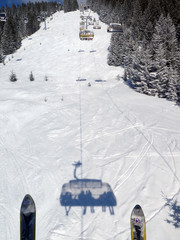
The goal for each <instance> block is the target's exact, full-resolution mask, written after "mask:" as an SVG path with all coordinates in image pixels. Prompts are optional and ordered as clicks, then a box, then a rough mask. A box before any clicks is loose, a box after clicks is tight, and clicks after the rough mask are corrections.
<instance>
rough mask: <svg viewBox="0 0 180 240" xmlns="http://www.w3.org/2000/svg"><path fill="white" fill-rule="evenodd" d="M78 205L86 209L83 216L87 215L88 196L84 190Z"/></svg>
mask: <svg viewBox="0 0 180 240" xmlns="http://www.w3.org/2000/svg"><path fill="white" fill-rule="evenodd" d="M78 203H79V206H82V207H84V210H83V214H84V215H85V214H86V209H87V196H86V194H85V193H84V191H83V190H82V191H81V193H80V194H79V195H78Z"/></svg>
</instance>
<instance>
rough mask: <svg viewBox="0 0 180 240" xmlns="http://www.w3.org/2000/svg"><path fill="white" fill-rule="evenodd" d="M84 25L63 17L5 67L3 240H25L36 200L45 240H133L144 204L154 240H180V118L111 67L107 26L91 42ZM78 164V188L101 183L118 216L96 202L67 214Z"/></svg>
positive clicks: (0, 115)
mask: <svg viewBox="0 0 180 240" xmlns="http://www.w3.org/2000/svg"><path fill="white" fill-rule="evenodd" d="M92 16H93V18H94V17H95V18H96V19H98V16H97V14H95V13H92ZM79 24H80V12H79V11H75V12H70V13H66V14H64V12H63V11H61V12H57V13H55V14H54V15H53V19H52V20H50V19H47V30H44V23H42V25H41V29H40V30H39V31H37V32H36V33H34V34H33V35H32V36H29V37H28V38H26V39H24V40H23V42H22V47H21V48H20V49H19V50H18V51H17V52H16V53H14V54H12V55H10V56H7V57H6V59H5V65H3V64H0V161H1V167H0V210H1V211H0V212H1V213H0V236H1V240H15V239H20V214H19V213H20V208H21V203H22V200H23V198H24V196H25V195H26V194H30V195H31V196H32V198H33V200H34V202H35V204H36V239H37V240H78V239H83V240H119V239H122V240H130V239H131V228H130V216H131V212H132V209H133V208H134V206H135V205H137V204H139V205H140V206H141V207H142V209H143V212H144V214H145V218H146V238H147V239H148V240H162V239H163V240H179V235H180V231H179V228H180V225H179V210H178V209H179V207H180V191H179V188H180V160H179V158H180V128H179V126H180V108H179V107H177V106H176V105H175V104H174V103H173V102H168V101H167V100H164V99H159V98H156V97H150V96H146V95H143V94H139V93H137V92H135V91H134V90H133V89H131V88H130V87H129V86H128V85H126V84H125V83H124V82H123V79H122V77H123V68H121V67H112V66H108V65H107V55H108V48H109V45H110V38H111V33H107V25H105V24H104V23H101V22H100V24H101V29H94V30H93V31H94V39H93V40H92V41H81V40H80V39H79V26H80V25H79ZM89 29H90V30H92V26H89ZM12 71H13V72H14V73H15V74H16V76H17V79H18V80H17V81H16V82H11V81H10V80H9V79H10V75H11V72H12ZM31 72H32V74H33V76H34V81H30V80H29V75H30V73H31ZM78 162H80V163H81V164H82V165H81V166H80V167H78V168H77V169H76V173H75V174H76V177H77V179H76V182H78V179H86V180H84V182H86V183H88V184H90V185H91V186H90V187H87V189H88V191H90V189H91V188H93V187H92V186H94V185H93V184H94V183H95V187H96V189H95V190H96V192H95V193H93V194H99V195H98V199H100V196H101V197H102V194H101V193H100V190H102V188H104V189H105V188H109V186H110V188H109V189H110V190H109V192H111V193H112V194H111V196H114V199H113V200H112V198H113V197H111V200H112V204H111V205H112V206H113V207H111V208H110V210H111V211H109V209H108V207H106V206H104V207H103V204H101V201H100V200H99V201H97V198H96V200H94V199H95V197H94V198H93V197H92V196H91V200H92V199H93V200H94V202H96V203H94V202H93V201H92V203H91V205H92V207H91V208H90V207H89V206H88V207H87V209H84V208H83V207H81V203H80V202H78V203H77V202H76V203H75V202H74V206H72V207H71V209H70V211H69V212H68V214H66V211H65V207H64V206H62V205H61V201H60V196H61V192H62V186H63V185H64V184H66V185H64V186H65V187H64V189H65V190H64V191H65V194H66V193H67V192H66V191H67V190H66V189H68V187H69V185H68V183H69V181H72V182H73V184H74V185H73V186H75V178H74V173H73V171H74V169H75V166H73V165H72V164H78ZM79 165H80V164H79ZM88 179H89V180H88ZM93 180H94V181H93ZM99 183H102V184H101V185H98V184H99ZM83 184H84V183H83ZM97 186H99V187H97ZM73 188H75V187H73ZM73 190H74V189H73ZM74 191H75V190H74ZM93 191H94V190H93ZM72 194H75V193H72ZM113 194H114V195H113ZM96 197H97V196H96ZM66 200H67V199H66ZM108 201H109V200H108ZM113 201H114V202H113ZM115 201H116V202H115ZM81 202H82V201H81ZM66 203H67V201H66ZM78 204H79V206H75V205H78ZM93 204H94V205H93ZM98 204H99V206H96V205H98ZM113 204H114V205H113ZM101 205H102V206H101ZM105 205H106V204H105ZM175 207H176V208H175ZM66 210H67V209H66ZM102 210H103V211H102ZM113 211H114V212H113Z"/></svg>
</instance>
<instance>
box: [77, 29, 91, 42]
mask: <svg viewBox="0 0 180 240" xmlns="http://www.w3.org/2000/svg"><path fill="white" fill-rule="evenodd" d="M79 38H80V40H93V38H94V32H93V31H90V30H87V29H85V30H82V31H80V33H79Z"/></svg>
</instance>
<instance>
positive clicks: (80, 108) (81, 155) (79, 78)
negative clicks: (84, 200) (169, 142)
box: [78, 41, 84, 240]
mask: <svg viewBox="0 0 180 240" xmlns="http://www.w3.org/2000/svg"><path fill="white" fill-rule="evenodd" d="M79 45H80V49H81V45H82V43H81V41H80V44H79ZM79 54H80V58H79V62H80V63H79V77H78V80H81V75H82V74H81V67H82V61H81V52H79ZM78 84H79V131H80V132H79V134H80V163H81V179H82V178H83V168H82V162H83V144H82V101H81V100H82V99H81V94H82V93H81V81H78ZM83 233H84V219H83V207H81V240H83V239H84V237H83Z"/></svg>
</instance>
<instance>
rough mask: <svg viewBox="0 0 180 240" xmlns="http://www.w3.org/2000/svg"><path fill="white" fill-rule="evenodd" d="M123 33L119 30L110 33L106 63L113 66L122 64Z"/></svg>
mask: <svg viewBox="0 0 180 240" xmlns="http://www.w3.org/2000/svg"><path fill="white" fill-rule="evenodd" d="M123 42H124V40H123V34H122V33H119V32H115V33H112V36H111V42H110V49H109V54H108V64H109V65H113V66H122V65H123V63H124V60H123Z"/></svg>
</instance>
